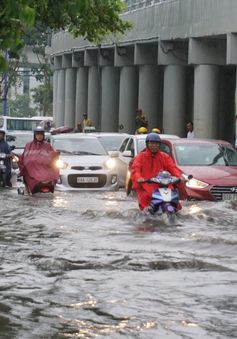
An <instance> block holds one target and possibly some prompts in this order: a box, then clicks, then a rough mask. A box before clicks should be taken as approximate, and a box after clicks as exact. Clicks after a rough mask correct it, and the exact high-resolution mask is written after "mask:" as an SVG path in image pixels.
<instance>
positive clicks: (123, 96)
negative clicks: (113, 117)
mask: <svg viewBox="0 0 237 339" xmlns="http://www.w3.org/2000/svg"><path fill="white" fill-rule="evenodd" d="M137 105H138V70H137V68H136V67H133V66H125V67H122V68H121V71H120V90H119V126H120V131H121V132H124V133H134V132H135V111H136V108H137Z"/></svg>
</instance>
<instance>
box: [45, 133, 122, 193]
mask: <svg viewBox="0 0 237 339" xmlns="http://www.w3.org/2000/svg"><path fill="white" fill-rule="evenodd" d="M51 145H52V146H53V148H54V149H55V150H57V151H59V152H60V157H59V161H58V167H59V168H60V181H59V182H58V184H57V185H56V189H58V190H118V188H119V186H118V173H117V170H116V162H115V158H116V157H118V152H107V151H106V150H105V149H104V147H103V146H102V144H101V143H100V142H99V140H98V139H97V138H96V137H95V136H92V135H90V134H79V133H66V134H58V135H53V136H52V137H51Z"/></svg>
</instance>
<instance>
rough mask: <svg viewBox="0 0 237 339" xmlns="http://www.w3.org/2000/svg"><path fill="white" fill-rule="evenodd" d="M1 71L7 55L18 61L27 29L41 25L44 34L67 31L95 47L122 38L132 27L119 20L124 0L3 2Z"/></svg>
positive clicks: (0, 21) (28, 0) (0, 42)
mask: <svg viewBox="0 0 237 339" xmlns="http://www.w3.org/2000/svg"><path fill="white" fill-rule="evenodd" d="M0 3H1V7H0V37H1V39H0V69H1V70H6V69H7V62H6V60H5V51H8V55H9V57H10V58H17V57H18V56H19V53H20V51H21V49H22V47H23V46H24V35H25V33H26V31H27V28H30V27H33V26H34V25H39V26H40V27H41V29H42V30H43V31H45V32H46V30H47V29H48V28H49V29H53V30H59V29H68V30H69V32H71V33H72V34H73V36H74V37H77V36H82V37H83V38H85V39H88V40H89V41H91V42H93V43H99V42H101V39H103V38H104V37H106V36H109V35H111V34H114V35H116V34H122V33H124V32H125V31H126V30H127V29H129V28H130V27H131V23H129V22H128V21H124V20H122V19H121V18H120V16H119V15H120V14H121V12H122V11H123V9H124V8H125V6H126V4H125V2H124V1H123V0H60V1H55V0H17V1H14V0H4V1H3V0H1V1H0Z"/></svg>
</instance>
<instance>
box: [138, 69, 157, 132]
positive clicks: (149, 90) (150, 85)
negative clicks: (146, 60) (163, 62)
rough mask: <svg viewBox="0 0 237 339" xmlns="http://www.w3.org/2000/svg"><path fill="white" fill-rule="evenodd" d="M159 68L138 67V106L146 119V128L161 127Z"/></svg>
mask: <svg viewBox="0 0 237 339" xmlns="http://www.w3.org/2000/svg"><path fill="white" fill-rule="evenodd" d="M159 74H160V72H159V68H158V66H155V65H147V66H140V67H139V89H138V93H139V94H138V98H139V99H138V107H139V108H141V109H142V110H143V112H144V114H145V116H146V118H147V120H148V129H149V130H151V129H152V128H154V127H157V128H160V129H161V127H162V126H161V123H162V117H161V116H159V114H158V112H159V97H160V96H159V90H160V88H159V85H160V84H159Z"/></svg>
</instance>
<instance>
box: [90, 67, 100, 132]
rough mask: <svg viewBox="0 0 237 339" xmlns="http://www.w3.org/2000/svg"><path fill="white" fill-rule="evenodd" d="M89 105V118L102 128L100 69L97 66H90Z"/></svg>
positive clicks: (97, 127)
mask: <svg viewBox="0 0 237 339" xmlns="http://www.w3.org/2000/svg"><path fill="white" fill-rule="evenodd" d="M87 107H88V111H87V113H88V118H90V119H91V120H92V123H93V125H94V126H95V127H96V129H100V70H99V68H98V67H97V66H91V67H89V73H88V106H87Z"/></svg>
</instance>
